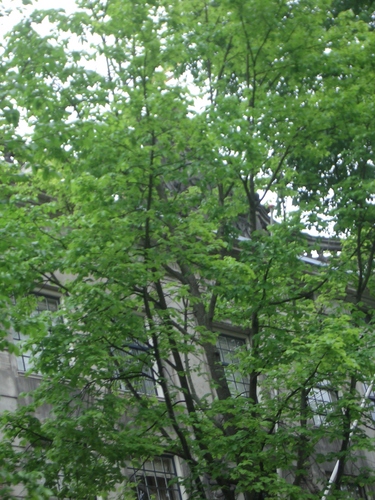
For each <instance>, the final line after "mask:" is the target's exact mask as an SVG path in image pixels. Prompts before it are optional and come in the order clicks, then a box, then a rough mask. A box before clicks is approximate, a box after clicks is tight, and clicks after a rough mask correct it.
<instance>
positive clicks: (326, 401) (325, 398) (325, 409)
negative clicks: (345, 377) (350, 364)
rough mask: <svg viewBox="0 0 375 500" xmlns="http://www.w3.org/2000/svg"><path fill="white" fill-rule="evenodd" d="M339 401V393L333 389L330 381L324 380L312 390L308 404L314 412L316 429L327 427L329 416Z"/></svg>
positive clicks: (309, 393) (308, 396)
mask: <svg viewBox="0 0 375 500" xmlns="http://www.w3.org/2000/svg"><path fill="white" fill-rule="evenodd" d="M317 395H319V397H317ZM337 400H338V394H337V391H335V390H333V389H332V386H331V384H330V382H329V380H322V381H321V382H318V383H317V384H315V385H314V386H313V387H311V388H310V390H309V392H308V394H307V403H308V405H309V408H310V410H311V412H312V420H313V421H314V426H315V427H321V426H322V425H327V416H328V414H329V413H330V412H331V411H332V404H333V403H335V402H336V401H337Z"/></svg>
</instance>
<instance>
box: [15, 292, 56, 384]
mask: <svg viewBox="0 0 375 500" xmlns="http://www.w3.org/2000/svg"><path fill="white" fill-rule="evenodd" d="M30 295H31V296H34V297H36V298H37V301H38V302H37V307H36V309H35V310H34V311H33V312H32V313H31V315H32V316H36V315H38V314H40V313H43V312H44V311H48V312H52V313H54V312H57V311H58V310H59V309H60V304H61V296H60V295H59V294H57V293H53V292H52V291H50V290H46V292H45V293H43V291H38V292H34V293H32V294H30ZM41 298H43V299H44V300H43V302H44V303H46V304H47V306H48V304H49V302H48V301H50V300H51V301H54V302H55V304H56V308H55V309H50V308H49V307H47V308H43V309H39V307H38V304H40V303H41V302H42V301H41V300H40V299H41ZM61 321H63V320H62V318H61ZM28 339H29V336H28V335H27V334H25V333H21V332H18V331H16V330H14V329H12V341H13V343H14V344H16V345H17V344H18V345H19V346H20V348H21V353H20V354H17V355H16V362H17V371H18V372H19V373H22V374H25V373H31V374H33V375H40V373H39V372H37V371H35V369H34V366H33V364H32V363H31V362H30V360H31V358H32V357H33V355H32V353H31V351H30V350H23V345H22V344H24V342H25V341H27V340H28Z"/></svg>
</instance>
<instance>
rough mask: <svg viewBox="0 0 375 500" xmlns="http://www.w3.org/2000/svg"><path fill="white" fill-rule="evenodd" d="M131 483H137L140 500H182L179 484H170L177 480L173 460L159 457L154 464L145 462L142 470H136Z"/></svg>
mask: <svg viewBox="0 0 375 500" xmlns="http://www.w3.org/2000/svg"><path fill="white" fill-rule="evenodd" d="M129 470H130V471H134V472H133V474H132V476H131V481H132V482H134V483H135V488H136V492H137V498H138V499H139V500H151V498H155V499H157V500H181V495H180V490H179V487H178V485H177V484H170V481H171V479H173V478H176V477H177V475H176V471H175V468H174V463H173V460H172V458H169V457H158V458H155V459H154V460H153V461H152V462H145V463H144V464H143V467H142V468H141V469H138V470H135V469H131V468H129Z"/></svg>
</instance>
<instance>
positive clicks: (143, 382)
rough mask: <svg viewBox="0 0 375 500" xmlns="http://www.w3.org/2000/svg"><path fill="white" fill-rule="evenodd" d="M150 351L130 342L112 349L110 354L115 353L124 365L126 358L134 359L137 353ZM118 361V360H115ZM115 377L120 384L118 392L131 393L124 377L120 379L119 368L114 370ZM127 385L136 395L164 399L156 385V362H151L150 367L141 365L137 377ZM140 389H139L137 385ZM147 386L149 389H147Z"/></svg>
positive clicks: (135, 342)
mask: <svg viewBox="0 0 375 500" xmlns="http://www.w3.org/2000/svg"><path fill="white" fill-rule="evenodd" d="M150 349H151V347H147V346H146V345H142V344H141V343H139V342H137V341H135V340H133V341H131V342H128V343H126V344H125V345H124V346H123V347H122V348H118V347H117V348H113V349H112V353H114V352H117V353H119V354H120V356H119V357H120V358H121V359H123V360H124V364H125V363H126V359H128V358H132V357H134V358H136V357H137V356H138V355H139V353H142V352H147V351H149V350H150ZM117 361H118V360H117ZM116 377H117V380H118V382H119V383H120V384H119V385H120V390H122V391H124V392H127V393H129V392H132V391H131V389H129V388H128V387H127V381H126V379H125V377H124V380H123V379H122V377H121V367H118V368H116ZM128 383H129V384H130V385H131V386H132V388H133V389H134V390H135V391H136V393H137V394H139V395H143V396H150V397H151V396H156V397H158V398H164V393H163V390H162V388H161V386H160V384H158V381H157V367H156V362H155V361H154V362H153V365H152V367H150V366H148V365H146V364H145V363H142V371H141V373H140V375H139V376H134V378H132V379H131V380H129V381H128ZM138 384H140V386H141V387H139V385H138ZM151 384H152V387H151ZM148 385H149V387H147V386H148Z"/></svg>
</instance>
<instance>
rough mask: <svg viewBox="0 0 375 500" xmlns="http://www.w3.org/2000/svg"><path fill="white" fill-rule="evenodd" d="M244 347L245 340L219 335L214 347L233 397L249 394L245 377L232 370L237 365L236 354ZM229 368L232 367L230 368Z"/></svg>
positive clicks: (248, 383)
mask: <svg viewBox="0 0 375 500" xmlns="http://www.w3.org/2000/svg"><path fill="white" fill-rule="evenodd" d="M244 346H245V340H244V339H239V338H237V337H230V336H228V335H220V336H219V338H218V340H217V344H216V347H217V349H218V351H219V354H220V360H221V362H222V363H223V365H224V369H225V376H226V379H227V382H228V386H229V389H230V391H231V393H232V394H233V395H236V394H242V395H247V394H248V393H249V388H250V382H249V379H248V378H247V377H244V376H243V375H242V374H241V373H240V372H239V371H236V370H233V368H232V367H233V365H234V366H236V365H239V359H238V357H237V355H236V354H237V352H238V350H239V349H241V348H243V347H244ZM230 366H232V367H231V368H230Z"/></svg>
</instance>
